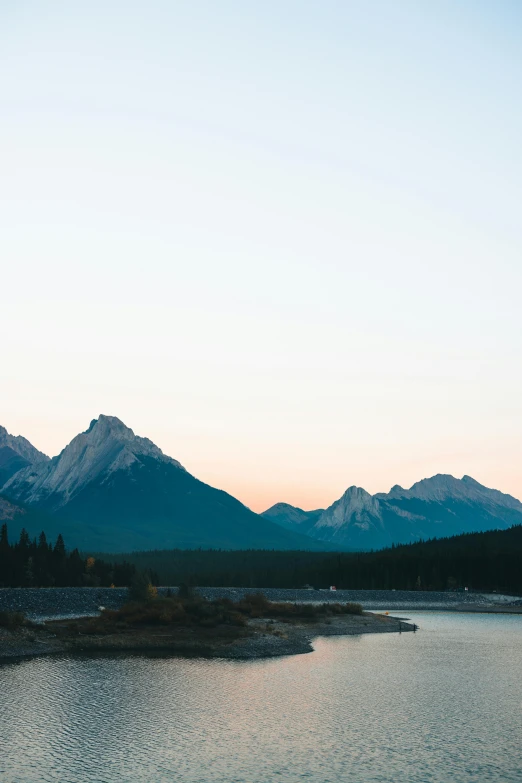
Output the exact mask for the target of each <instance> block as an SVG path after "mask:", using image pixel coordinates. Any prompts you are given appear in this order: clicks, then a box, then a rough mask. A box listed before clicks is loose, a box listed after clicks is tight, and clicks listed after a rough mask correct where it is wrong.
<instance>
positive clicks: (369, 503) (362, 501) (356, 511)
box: [265, 474, 522, 550]
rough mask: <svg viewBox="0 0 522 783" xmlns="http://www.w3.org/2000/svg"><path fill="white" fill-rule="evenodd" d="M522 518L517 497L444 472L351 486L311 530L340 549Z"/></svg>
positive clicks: (499, 526)
mask: <svg viewBox="0 0 522 783" xmlns="http://www.w3.org/2000/svg"><path fill="white" fill-rule="evenodd" d="M278 505H283V506H284V504H278ZM265 513H266V512H265ZM301 513H302V514H306V513H307V512H301ZM276 521H277V520H276ZM520 523H522V503H521V502H520V501H519V500H517V499H516V498H514V497H512V496H511V495H506V494H504V493H502V492H499V491H498V490H495V489H489V488H488V487H485V486H483V485H482V484H479V482H478V481H475V479H472V478H471V477H470V476H464V477H463V478H462V479H456V478H454V477H453V476H449V475H442V474H439V475H436V476H432V477H431V478H428V479H423V480H422V481H419V482H417V483H416V484H414V485H413V486H412V487H411V488H410V489H403V488H402V487H399V486H398V485H396V486H395V487H393V488H392V489H391V491H390V492H389V493H378V494H376V495H370V494H369V493H368V492H366V491H365V490H364V489H361V488H359V487H350V488H349V489H348V490H347V491H346V492H345V494H344V495H343V496H342V497H341V498H340V499H339V500H337V501H335V503H333V504H332V505H331V506H330V507H329V508H327V509H326V510H325V511H324V512H323V513H322V514H321V515H320V516H319V518H318V519H317V521H316V522H315V523H314V524H313V525H312V526H309V527H307V529H306V533H307V534H308V535H309V536H312V537H314V538H317V539H318V540H321V541H324V542H327V543H329V544H331V545H332V546H335V547H338V548H343V549H352V550H355V549H360V550H368V549H381V548H383V547H386V546H391V544H399V543H401V544H402V543H410V542H412V541H418V540H419V539H427V538H441V537H443V536H454V535H458V534H460V533H471V532H480V531H484V530H493V529H505V528H508V527H510V526H511V525H514V524H520Z"/></svg>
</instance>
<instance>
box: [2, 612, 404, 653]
mask: <svg viewBox="0 0 522 783" xmlns="http://www.w3.org/2000/svg"><path fill="white" fill-rule="evenodd" d="M413 630H415V627H414V625H412V624H410V623H408V622H405V621H404V620H399V619H397V618H394V617H388V616H385V615H380V614H373V613H369V612H364V613H363V614H361V615H342V616H336V617H328V618H319V619H318V620H317V621H314V622H292V623H288V622H283V621H280V620H278V619H270V618H268V619H267V618H263V619H260V618H257V619H252V620H250V621H249V622H248V624H247V626H246V627H245V628H240V629H234V628H219V629H201V628H169V627H146V628H133V629H132V630H131V631H121V632H116V633H110V634H88V635H87V634H82V633H81V632H79V631H78V628H77V627H76V623H74V622H71V621H69V620H54V621H47V622H45V623H32V624H30V625H28V626H23V627H21V628H18V629H15V630H7V629H5V628H0V661H1V660H2V659H3V660H6V659H13V658H22V657H32V656H40V655H50V654H59V653H60V654H87V653H89V654H93V653H94V654H101V653H117V652H134V653H160V654H165V655H182V656H198V657H206V658H231V659H238V660H247V659H254V658H268V657H274V656H281V655H297V654H301V653H307V652H313V645H312V642H313V639H314V638H317V637H318V636H340V635H348V636H352V635H357V634H363V633H364V634H366V633H398V632H411V631H413Z"/></svg>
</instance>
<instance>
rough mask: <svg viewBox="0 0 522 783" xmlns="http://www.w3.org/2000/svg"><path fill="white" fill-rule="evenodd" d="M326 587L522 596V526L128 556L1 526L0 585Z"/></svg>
mask: <svg viewBox="0 0 522 783" xmlns="http://www.w3.org/2000/svg"><path fill="white" fill-rule="evenodd" d="M136 573H142V574H144V575H146V576H147V580H150V581H151V582H152V583H153V584H156V585H179V584H181V583H184V584H188V585H199V586H208V587H213V586H215V587H256V588H263V587H280V588H300V587H304V586H306V585H309V586H312V587H320V588H324V587H329V586H330V585H335V586H336V587H337V588H339V589H343V588H344V589H353V590H376V589H381V590H392V589H396V590H458V589H464V588H465V587H467V588H468V589H471V590H488V591H492V590H497V591H499V592H500V591H504V592H507V593H515V594H522V525H515V526H514V527H512V528H510V529H509V530H492V531H488V532H485V533H468V534H465V535H461V536H454V537H453V538H443V539H433V540H431V541H425V542H418V543H414V544H407V545H401V546H394V547H391V548H390V549H383V550H380V551H377V552H360V553H359V552H341V553H340V552H326V553H324V552H285V551H272V550H245V551H224V550H203V549H198V550H181V549H177V550H158V551H150V552H134V553H130V554H126V555H103V554H102V555H97V554H93V555H89V556H86V555H81V554H80V553H79V552H78V550H77V549H74V550H73V551H71V552H68V551H67V550H66V548H65V544H64V541H63V538H62V537H61V536H58V538H57V540H56V542H55V543H54V544H53V543H51V542H48V541H47V539H46V536H45V533H41V534H40V537H39V538H38V540H36V539H33V540H31V539H30V538H29V536H28V534H27V533H26V531H25V530H23V531H22V532H21V534H20V538H19V540H18V541H16V542H14V543H11V542H10V541H9V538H8V530H7V525H5V524H4V525H3V526H2V528H1V530H0V587H52V586H55V587H77V586H110V585H114V586H116V587H120V586H122V587H123V586H127V585H129V584H130V583H131V582H132V581H133V579H134V577H135V575H136Z"/></svg>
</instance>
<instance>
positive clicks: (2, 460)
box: [0, 427, 49, 486]
mask: <svg viewBox="0 0 522 783" xmlns="http://www.w3.org/2000/svg"><path fill="white" fill-rule="evenodd" d="M48 460H49V457H48V456H47V455H46V454H43V453H42V452H41V451H38V449H36V448H35V447H34V446H33V445H32V443H29V441H28V440H26V438H24V437H22V436H21V435H10V434H9V432H7V430H6V429H5V427H0V486H2V484H4V483H5V482H6V481H8V480H9V479H10V478H11V476H14V474H15V473H17V472H18V471H19V470H21V469H22V468H25V467H27V466H28V465H38V464H42V463H44V462H47V461H48Z"/></svg>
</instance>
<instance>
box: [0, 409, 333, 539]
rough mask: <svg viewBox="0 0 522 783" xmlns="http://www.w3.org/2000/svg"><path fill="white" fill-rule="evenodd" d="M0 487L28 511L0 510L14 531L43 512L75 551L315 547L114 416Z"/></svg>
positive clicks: (51, 530)
mask: <svg viewBox="0 0 522 783" xmlns="http://www.w3.org/2000/svg"><path fill="white" fill-rule="evenodd" d="M0 492H1V493H2V495H3V496H4V501H7V502H9V503H10V504H15V505H16V504H20V505H21V507H22V508H27V509H28V510H29V511H30V512H31V513H30V514H28V515H27V516H24V515H23V514H21V513H18V514H14V515H13V512H12V508H10V509H9V514H10V517H11V518H12V520H13V521H12V522H11V523H10V526H9V527H10V530H13V528H14V533H15V534H16V532H17V530H16V525H17V524H18V527H21V525H22V524H26V526H27V527H28V529H29V523H30V522H31V520H35V519H40V518H45V525H46V526H45V530H46V532H47V533H48V534H49V535H51V536H56V535H57V533H58V532H61V533H62V534H63V535H64V537H65V539H66V541H67V543H68V545H69V546H71V547H78V548H80V549H82V550H84V551H105V552H117V551H120V552H122V551H123V552H124V551H132V550H140V549H141V550H145V549H173V548H178V547H179V548H197V547H205V548H211V547H213V548H223V549H255V548H257V549H324V548H325V547H324V545H322V544H320V543H319V542H317V541H314V540H313V539H309V538H307V537H305V536H304V535H301V534H299V533H296V532H294V531H289V530H286V529H284V528H283V527H281V526H280V525H277V524H276V523H275V522H272V521H271V520H269V519H265V518H263V517H261V516H259V515H258V514H255V513H254V512H253V511H251V510H250V509H248V508H247V507H246V506H244V505H243V504H242V503H240V502H239V501H238V500H236V499H235V498H233V497H232V496H231V495H229V494H227V493H226V492H223V491H221V490H218V489H215V488H213V487H210V486H209V485H208V484H205V483H204V482H202V481H199V480H198V479H197V478H195V477H194V476H192V475H191V474H190V473H189V472H188V471H186V470H185V468H184V467H183V466H182V465H181V464H180V463H179V462H178V461H177V460H175V459H173V458H172V457H169V456H167V455H166V454H164V453H163V452H162V451H161V449H160V448H158V446H156V445H155V444H154V443H152V441H150V440H148V438H142V437H139V436H137V435H135V434H134V432H133V431H132V430H131V429H130V428H129V427H127V426H126V425H125V424H124V423H123V422H122V421H121V420H120V419H118V418H116V417H115V416H106V415H100V416H99V417H98V419H94V420H93V421H92V422H91V424H90V426H89V428H88V429H87V430H86V431H85V432H82V433H80V434H79V435H77V436H76V437H75V438H73V440H72V441H71V442H70V443H69V445H68V446H66V448H65V449H63V451H62V452H61V453H60V454H59V455H58V456H57V457H54V458H53V459H52V460H49V461H45V462H38V463H33V464H30V465H25V464H24V466H23V467H21V469H20V470H18V471H17V472H15V473H14V474H13V475H11V476H10V477H9V478H8V480H7V481H6V482H5V483H4V484H3V486H0ZM4 507H5V504H4ZM5 508H7V507H5ZM0 512H1V508H0ZM34 512H38V513H39V514H40V517H39V516H38V515H37V514H36V515H35V513H34ZM6 513H7V512H6ZM42 515H43V516H42ZM35 524H39V523H36V522H35ZM41 529H42V528H41V527H40V529H38V530H36V529H35V530H32V529H31V530H29V532H30V534H31V535H38V534H39V532H40V530H41Z"/></svg>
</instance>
